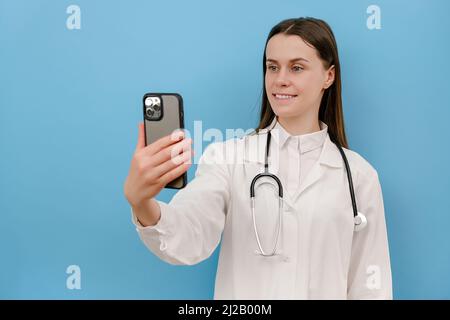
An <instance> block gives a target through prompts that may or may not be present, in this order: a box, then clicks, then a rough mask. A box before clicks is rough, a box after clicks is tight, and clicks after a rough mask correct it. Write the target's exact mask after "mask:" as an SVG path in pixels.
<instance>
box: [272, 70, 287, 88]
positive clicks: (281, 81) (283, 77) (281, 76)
mask: <svg viewBox="0 0 450 320" xmlns="http://www.w3.org/2000/svg"><path fill="white" fill-rule="evenodd" d="M275 84H276V85H277V86H280V87H285V86H288V85H289V84H290V81H289V78H288V75H287V74H286V72H285V71H280V72H279V73H278V75H277V78H276V79H275Z"/></svg>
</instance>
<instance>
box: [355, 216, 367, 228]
mask: <svg viewBox="0 0 450 320" xmlns="http://www.w3.org/2000/svg"><path fill="white" fill-rule="evenodd" d="M353 219H354V220H353V221H354V223H355V227H354V230H355V232H358V231H361V230H362V229H364V228H365V227H366V226H367V218H366V216H365V215H363V214H362V213H361V212H358V214H357V215H356V217H354V218H353Z"/></svg>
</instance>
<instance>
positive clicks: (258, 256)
mask: <svg viewBox="0 0 450 320" xmlns="http://www.w3.org/2000/svg"><path fill="white" fill-rule="evenodd" d="M263 73H264V87H263V91H264V92H263V100H262V108H261V118H260V123H259V126H258V128H257V130H256V131H255V132H254V133H253V134H250V135H246V136H244V137H243V138H241V139H229V140H227V141H225V142H215V143H212V144H210V145H209V146H208V147H207V148H206V150H205V152H204V153H203V155H202V157H201V159H200V162H199V165H198V168H197V171H196V175H195V178H194V179H193V180H192V181H191V182H190V183H189V184H188V185H187V187H186V188H184V189H182V190H180V191H178V193H177V194H176V195H175V196H174V197H173V199H172V200H171V201H170V203H169V204H167V203H164V202H162V201H157V200H155V199H154V197H155V196H156V195H157V194H158V193H159V192H160V191H161V189H162V188H163V187H164V186H165V185H166V184H167V183H168V182H169V181H171V180H173V179H174V178H175V177H178V176H180V175H181V174H182V173H184V172H185V171H186V170H187V169H188V168H189V166H190V159H191V156H192V152H191V140H190V139H187V138H185V139H182V138H181V140H180V141H172V140H171V138H170V137H169V136H168V137H165V138H162V139H160V140H159V141H157V142H155V143H153V144H151V145H149V146H145V145H144V130H143V125H142V124H140V127H139V141H138V146H137V148H136V152H135V154H134V157H133V159H132V162H131V167H130V172H129V175H128V177H127V180H126V182H125V186H124V189H125V195H126V197H127V199H128V201H129V203H130V204H131V207H132V218H133V222H134V224H135V225H136V228H137V231H138V233H139V236H140V237H141V239H142V241H143V242H144V244H145V245H146V246H147V247H148V248H149V249H150V250H151V251H152V252H153V253H154V254H156V255H157V256H158V257H160V258H161V259H162V260H164V261H167V262H168V263H171V264H188V265H191V264H195V263H198V262H200V261H202V260H204V259H206V258H208V257H209V256H210V255H211V254H212V252H213V251H214V250H215V248H216V247H217V245H218V244H219V242H220V241H221V240H222V242H221V249H220V257H219V265H218V270H217V275H216V287H215V294H214V298H215V299H391V298H392V284H391V268H390V259H389V248H388V240H387V232H386V223H385V218H384V206H383V198H382V192H381V187H380V183H379V179H378V174H377V171H376V170H375V169H374V168H373V167H372V166H371V165H370V164H369V163H368V162H367V161H366V160H365V159H363V158H362V157H361V156H360V155H358V154H357V153H356V152H354V151H351V150H349V149H347V148H348V146H347V140H346V136H345V130H344V120H343V111H342V101H341V75H340V66H339V58H338V51H337V46H336V41H335V38H334V35H333V32H332V31H331V29H330V27H329V26H328V24H327V23H325V22H324V21H322V20H318V19H314V18H299V19H289V20H284V21H282V22H280V23H279V24H277V25H276V26H275V27H273V29H272V30H271V31H270V33H269V36H268V38H267V42H266V47H265V52H264V58H263ZM173 148H181V149H183V150H184V152H183V153H182V154H181V155H179V156H178V159H177V161H173V159H171V157H170V155H171V153H172V150H173ZM180 160H181V163H180ZM266 164H267V165H266Z"/></svg>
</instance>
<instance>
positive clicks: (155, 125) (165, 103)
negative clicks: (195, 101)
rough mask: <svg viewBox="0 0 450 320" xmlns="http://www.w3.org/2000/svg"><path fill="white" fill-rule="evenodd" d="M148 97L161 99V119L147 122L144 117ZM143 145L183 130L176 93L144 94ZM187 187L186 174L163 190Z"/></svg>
mask: <svg viewBox="0 0 450 320" xmlns="http://www.w3.org/2000/svg"><path fill="white" fill-rule="evenodd" d="M148 97H159V98H160V99H161V118H160V119H159V120H149V119H148V118H147V117H146V105H145V100H146V98H148ZM142 105H143V116H144V129H145V145H148V144H151V143H153V142H154V141H156V140H158V139H159V138H162V137H163V136H166V135H169V134H171V133H172V132H173V131H174V130H176V129H184V110H183V98H182V96H181V95H180V94H178V93H156V92H151V93H146V94H144V97H143V99H142ZM186 185H187V172H185V173H183V174H182V175H181V176H179V177H178V178H176V179H174V180H173V181H171V182H169V183H168V184H167V185H166V186H165V188H168V189H182V188H184V187H185V186H186Z"/></svg>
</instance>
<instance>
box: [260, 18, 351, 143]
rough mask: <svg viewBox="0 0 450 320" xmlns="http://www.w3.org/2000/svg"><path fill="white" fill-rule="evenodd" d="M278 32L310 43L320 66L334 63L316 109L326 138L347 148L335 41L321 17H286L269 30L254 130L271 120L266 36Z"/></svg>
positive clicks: (339, 69)
mask: <svg viewBox="0 0 450 320" xmlns="http://www.w3.org/2000/svg"><path fill="white" fill-rule="evenodd" d="M278 33H284V34H286V35H297V36H299V37H300V38H302V39H303V41H306V42H307V43H308V44H309V45H311V46H313V47H314V48H315V49H316V50H317V53H318V55H319V58H320V59H321V60H322V61H323V64H324V67H325V68H327V69H328V68H329V67H330V66H332V65H334V68H335V79H334V82H333V84H332V85H331V86H330V87H329V88H328V89H326V90H325V92H324V94H323V97H322V101H321V102H320V108H319V120H320V121H323V122H324V123H326V125H327V126H328V133H329V135H330V139H331V140H332V141H333V142H335V143H338V144H339V145H341V146H342V147H344V148H348V144H347V138H346V136H345V128H344V115H343V111H342V96H341V68H340V64H339V56H338V50H337V45H336V40H335V38H334V34H333V32H332V30H331V28H330V26H329V25H328V24H327V23H326V22H325V21H323V20H320V19H315V18H310V17H305V18H297V19H287V20H283V21H281V22H280V23H278V24H277V25H276V26H274V27H273V28H272V30H270V32H269V35H268V37H267V40H266V45H265V47H264V57H263V95H262V104H261V115H260V122H259V125H258V127H257V128H256V132H258V133H259V130H261V129H263V128H265V127H267V126H268V125H269V124H270V123H271V122H272V121H273V119H274V117H275V113H274V112H273V110H272V108H271V106H270V103H269V100H268V98H267V92H266V86H265V76H266V48H267V43H268V42H269V40H270V38H272V37H273V36H274V35H276V34H278Z"/></svg>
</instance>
